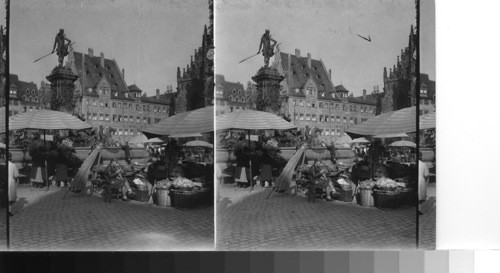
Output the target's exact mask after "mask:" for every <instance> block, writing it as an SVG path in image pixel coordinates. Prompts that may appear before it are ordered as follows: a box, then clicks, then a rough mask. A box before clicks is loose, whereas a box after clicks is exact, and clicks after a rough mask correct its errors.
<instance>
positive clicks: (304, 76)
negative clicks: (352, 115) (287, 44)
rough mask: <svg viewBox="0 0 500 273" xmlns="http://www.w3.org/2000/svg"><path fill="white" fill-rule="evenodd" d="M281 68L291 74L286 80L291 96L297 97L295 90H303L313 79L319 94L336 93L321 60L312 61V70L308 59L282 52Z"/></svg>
mask: <svg viewBox="0 0 500 273" xmlns="http://www.w3.org/2000/svg"><path fill="white" fill-rule="evenodd" d="M280 58H281V66H282V68H283V70H284V71H285V72H286V73H288V72H290V73H288V74H289V77H287V78H286V80H287V84H288V86H289V87H290V90H289V92H290V93H289V94H290V95H293V96H296V94H295V92H293V93H292V92H291V91H293V90H294V89H295V88H299V89H301V88H302V87H303V86H304V85H305V84H306V82H307V80H308V79H309V78H312V79H313V81H314V83H315V84H316V86H317V87H318V93H319V92H322V91H324V92H326V93H331V92H334V91H335V89H334V86H333V84H332V82H331V81H330V76H329V74H328V71H326V68H325V66H324V65H323V62H322V61H321V60H316V59H311V68H309V67H308V66H307V57H297V56H296V55H292V54H288V53H284V52H280Z"/></svg>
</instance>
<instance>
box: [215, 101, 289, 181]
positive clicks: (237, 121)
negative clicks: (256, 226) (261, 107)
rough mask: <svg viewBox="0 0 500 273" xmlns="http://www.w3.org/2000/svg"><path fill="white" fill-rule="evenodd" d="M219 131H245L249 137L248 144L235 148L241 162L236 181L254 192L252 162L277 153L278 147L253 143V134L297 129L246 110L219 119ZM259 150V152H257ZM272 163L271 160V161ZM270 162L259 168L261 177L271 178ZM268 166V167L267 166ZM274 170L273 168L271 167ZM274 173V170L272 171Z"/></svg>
mask: <svg viewBox="0 0 500 273" xmlns="http://www.w3.org/2000/svg"><path fill="white" fill-rule="evenodd" d="M216 125H217V130H218V131H223V130H243V131H244V132H246V133H247V135H248V144H244V143H241V145H239V147H236V148H235V156H236V157H237V161H239V166H237V169H236V172H235V175H234V177H235V180H236V181H239V182H240V183H243V184H247V185H249V186H250V189H251V190H252V189H253V187H254V181H253V176H254V175H255V173H256V172H252V169H253V168H255V167H252V161H253V162H254V163H255V160H252V158H253V159H256V158H259V159H260V158H262V157H261V154H264V155H270V154H273V153H274V152H277V150H278V149H277V147H275V149H274V148H273V147H274V145H273V144H272V143H268V142H266V143H260V142H258V141H254V142H253V143H252V138H251V132H252V131H254V132H257V131H263V130H289V129H293V128H296V126H295V125H293V124H291V123H290V122H288V121H286V120H284V119H283V118H281V117H279V116H277V115H275V114H272V113H269V112H263V111H254V110H244V111H236V112H231V113H227V114H224V115H220V116H218V117H217V124H216ZM257 150H259V152H257ZM270 161H271V160H270ZM270 161H269V162H263V163H267V164H262V165H263V166H258V167H259V169H260V170H261V171H260V172H261V175H262V174H265V176H266V178H267V176H269V175H268V174H269V173H270V171H269V169H270V168H269V167H268V166H269V165H270V164H269V163H270ZM266 165H268V166H266ZM271 168H272V166H271ZM271 171H272V170H271Z"/></svg>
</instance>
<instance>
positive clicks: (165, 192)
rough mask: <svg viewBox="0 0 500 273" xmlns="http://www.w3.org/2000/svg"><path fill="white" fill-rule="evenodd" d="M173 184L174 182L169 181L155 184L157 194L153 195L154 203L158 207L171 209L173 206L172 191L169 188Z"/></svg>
mask: <svg viewBox="0 0 500 273" xmlns="http://www.w3.org/2000/svg"><path fill="white" fill-rule="evenodd" d="M171 184H172V181H169V180H161V181H158V182H156V184H155V190H156V194H155V195H153V197H154V198H153V201H154V203H155V204H156V205H158V206H162V207H170V206H171V200H170V195H169V194H170V191H169V187H170V185H171Z"/></svg>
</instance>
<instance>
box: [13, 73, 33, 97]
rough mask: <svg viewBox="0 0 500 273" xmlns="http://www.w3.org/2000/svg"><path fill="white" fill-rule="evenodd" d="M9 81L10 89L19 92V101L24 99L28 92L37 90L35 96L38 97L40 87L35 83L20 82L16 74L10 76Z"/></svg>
mask: <svg viewBox="0 0 500 273" xmlns="http://www.w3.org/2000/svg"><path fill="white" fill-rule="evenodd" d="M9 81H10V88H11V89H14V90H16V91H17V99H22V97H23V96H24V95H25V94H26V90H29V91H33V90H35V95H36V96H37V97H38V87H37V86H36V84H35V83H33V82H25V81H20V80H19V76H18V75H16V74H10V75H9ZM30 95H31V94H30Z"/></svg>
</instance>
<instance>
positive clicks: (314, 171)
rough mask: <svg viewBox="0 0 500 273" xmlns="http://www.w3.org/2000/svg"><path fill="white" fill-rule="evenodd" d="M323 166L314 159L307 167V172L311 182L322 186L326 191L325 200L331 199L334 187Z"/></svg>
mask: <svg viewBox="0 0 500 273" xmlns="http://www.w3.org/2000/svg"><path fill="white" fill-rule="evenodd" d="M321 166H324V165H323V164H322V163H321V162H319V161H318V160H315V161H314V164H313V165H312V166H311V168H310V169H309V173H310V174H311V180H310V181H311V182H312V183H314V184H315V185H316V186H318V187H319V188H324V189H325V191H326V200H327V201H331V200H332V196H331V194H332V193H335V188H334V186H333V182H332V181H331V180H330V179H329V178H328V177H327V176H326V175H327V169H326V168H322V167H321Z"/></svg>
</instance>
